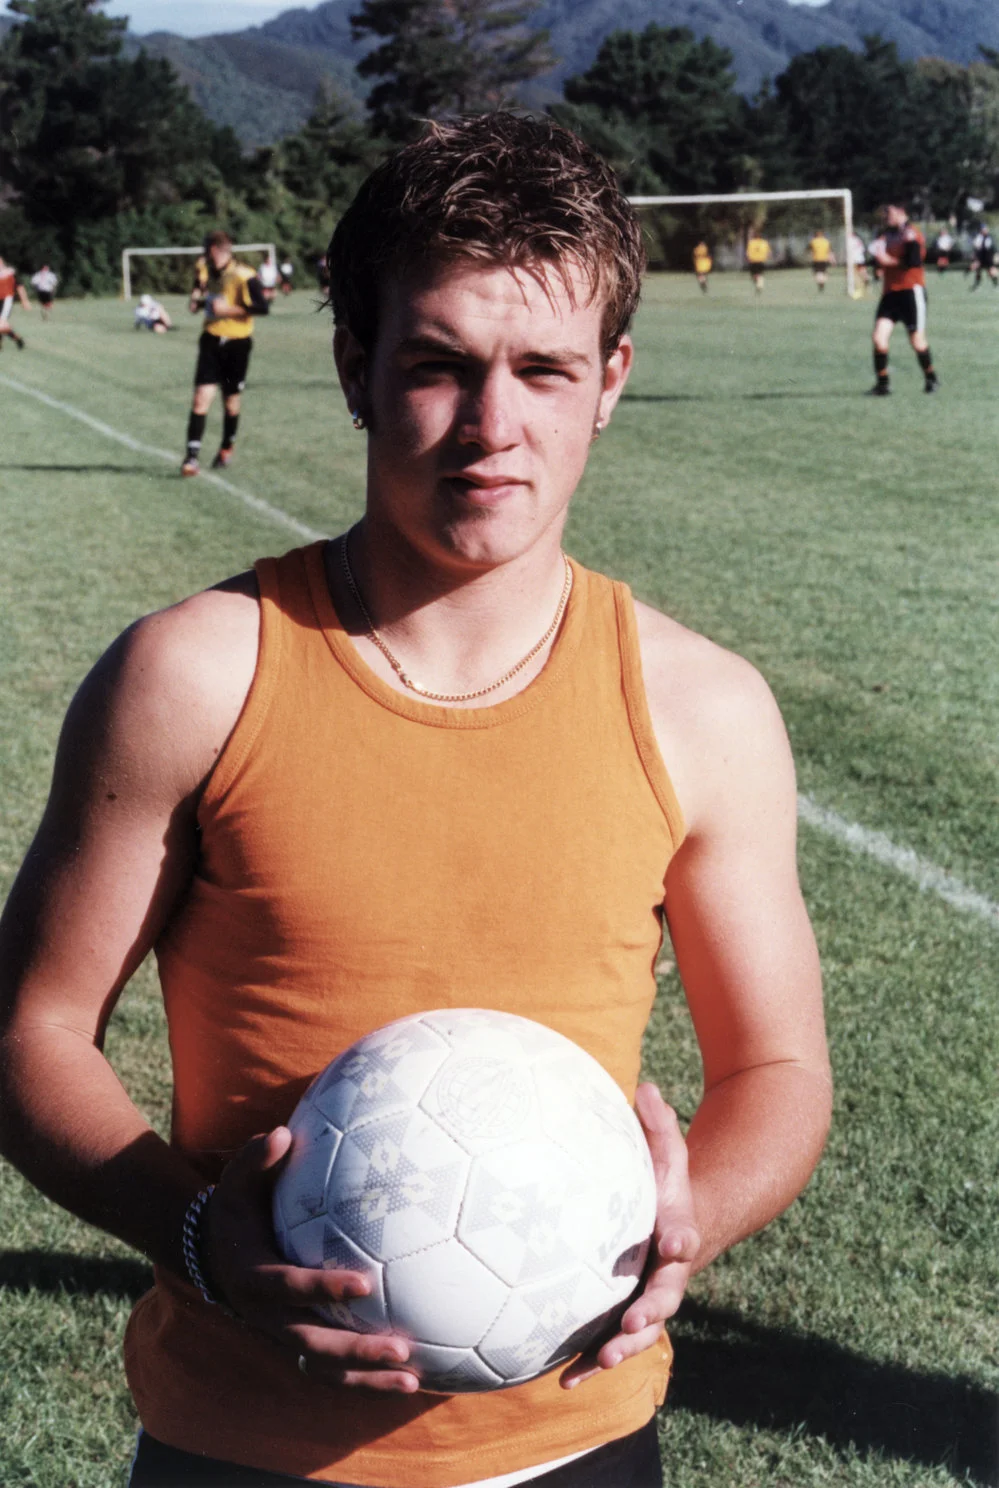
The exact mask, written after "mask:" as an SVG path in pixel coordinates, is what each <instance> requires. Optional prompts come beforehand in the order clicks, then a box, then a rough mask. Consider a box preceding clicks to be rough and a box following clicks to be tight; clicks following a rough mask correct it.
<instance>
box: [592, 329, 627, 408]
mask: <svg viewBox="0 0 999 1488" xmlns="http://www.w3.org/2000/svg"><path fill="white" fill-rule="evenodd" d="M634 359H635V344H634V342H633V341H632V339H631V337H630V336H622V337H621V339H620V341H619V342H618V343H617V345H616V346H615V348H614V350H613V351H612V352H611V354H610V356H609V357H608V358H607V361H606V363H605V365H604V386H603V391H602V392H601V394H600V403H599V407H598V418H599V419H600V422H601V424H602V425H606V424H608V423H609V422H610V416H611V414H612V413H613V412H614V405H615V404H616V403H617V400H618V398H620V396H621V394H622V393H623V392H624V385H625V383H626V382H627V381H628V375H629V373H630V372H631V364H632V362H633V361H634Z"/></svg>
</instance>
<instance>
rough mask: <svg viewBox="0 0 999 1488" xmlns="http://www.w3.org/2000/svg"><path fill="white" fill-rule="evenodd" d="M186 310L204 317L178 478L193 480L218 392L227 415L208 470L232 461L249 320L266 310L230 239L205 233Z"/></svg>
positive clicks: (255, 277)
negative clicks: (184, 452) (234, 253)
mask: <svg viewBox="0 0 999 1488" xmlns="http://www.w3.org/2000/svg"><path fill="white" fill-rule="evenodd" d="M188 309H189V310H190V311H191V312H192V314H197V313H198V312H199V311H201V310H203V311H204V314H205V328H204V330H203V331H202V333H201V339H200V340H199V342H198V362H197V366H196V367H195V370H194V399H193V402H192V404H191V415H190V418H189V419H188V424H187V454H186V455H185V457H184V463H183V465H182V466H181V467H180V473H181V475H197V474H198V472H199V470H200V469H201V464H200V458H201V441H202V438H203V436H204V432H205V419H206V417H207V414H208V410H209V409H210V408H211V406H212V403H213V401H214V399H215V390H216V388H218V387H221V389H222V397H223V400H224V407H225V411H224V414H223V418H222V443H221V444H220V446H219V451H218V454H217V455H216V456H215V459H214V460H213V461H212V468H213V469H214V468H217V467H218V466H220V465H222V466H225V465H228V464H229V462H230V461H231V459H232V450H233V443H234V441H235V438H236V431H237V429H238V428H239V410H240V395H241V393H242V391H243V388H244V386H245V385H246V372H247V368H248V367H249V365H250V352H251V351H252V349H253V317H254V316H255V315H266V314H267V312H268V311H269V309H270V304H269V302H268V299H267V292H266V290H265V289H264V286H263V285H262V284H261V282H260V278H259V275H258V274H257V271H256V269H252V268H251V267H250V266H249V264H244V263H237V261H236V260H235V259H234V258H233V256H232V239H231V238H230V236H229V234H228V233H226V232H222V231H217V232H213V233H209V234H208V237H207V238H206V239H205V255H204V257H203V258H199V259H198V261H197V264H196V265H195V284H194V289H193V291H192V293H191V299H190V302H189V305H188Z"/></svg>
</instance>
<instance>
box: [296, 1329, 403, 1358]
mask: <svg viewBox="0 0 999 1488" xmlns="http://www.w3.org/2000/svg"><path fill="white" fill-rule="evenodd" d="M286 1332H287V1340H286V1341H287V1342H288V1344H289V1346H290V1347H291V1348H293V1349H294V1350H295V1352H296V1353H304V1354H305V1355H306V1357H307V1359H308V1360H309V1362H310V1363H312V1362H313V1361H315V1362H316V1363H317V1364H321V1363H328V1364H336V1365H340V1366H342V1367H345V1368H348V1369H356V1368H365V1367H368V1368H370V1367H378V1366H382V1367H384V1366H386V1365H389V1366H395V1367H398V1366H399V1365H401V1364H406V1363H408V1361H409V1344H408V1343H407V1342H406V1340H405V1338H400V1337H399V1336H398V1334H395V1333H352V1332H350V1331H349V1329H347V1328H331V1327H329V1326H328V1325H323V1324H322V1323H314V1324H309V1323H303V1322H302V1321H301V1320H300V1319H299V1320H297V1321H296V1322H295V1323H294V1324H292V1325H291V1326H289V1327H288V1328H287V1330H286Z"/></svg>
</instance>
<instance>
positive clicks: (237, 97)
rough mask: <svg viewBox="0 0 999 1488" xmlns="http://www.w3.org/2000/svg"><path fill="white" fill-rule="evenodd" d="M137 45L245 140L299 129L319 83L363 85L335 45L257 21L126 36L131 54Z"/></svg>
mask: <svg viewBox="0 0 999 1488" xmlns="http://www.w3.org/2000/svg"><path fill="white" fill-rule="evenodd" d="M140 47H143V48H145V50H146V51H147V52H149V53H150V54H151V55H152V56H155V57H165V58H166V59H167V60H168V61H169V62H170V63H172V65H173V67H174V68H175V69H176V71H177V73H178V75H179V77H180V79H181V81H182V82H183V83H185V84H186V85H187V87H188V88H189V89H190V91H191V93H192V95H193V97H194V99H195V101H196V102H197V103H198V104H199V105H200V106H201V108H202V109H204V111H205V113H206V114H207V115H208V117H209V118H210V119H213V120H214V121H215V123H216V124H230V125H231V126H232V127H233V129H235V131H236V133H237V134H238V135H239V137H240V139H241V140H242V141H243V143H244V144H245V145H247V146H255V145H265V144H270V143H272V142H273V141H274V140H276V139H280V138H281V137H282V135H285V134H292V133H294V132H295V130H297V129H299V128H300V127H301V125H302V124H303V123H304V122H305V120H306V118H307V117H308V114H309V111H310V109H311V106H312V102H313V100H314V98H315V96H316V90H317V88H318V87H319V86H320V84H321V83H327V84H329V83H331V84H333V85H334V86H335V87H337V88H338V89H340V91H342V92H345V93H350V94H357V95H358V96H359V95H360V91H361V90H360V81H359V79H358V77H357V74H356V73H355V71H354V67H353V64H352V62H350V61H349V60H348V59H347V58H346V57H344V56H342V55H341V54H340V53H338V52H337V51H335V50H331V49H318V50H316V49H313V50H307V49H306V48H305V47H300V46H293V45H292V46H289V45H286V44H284V43H283V42H281V41H279V40H276V39H272V38H270V37H263V36H261V34H260V32H259V31H258V30H257V28H255V27H254V28H252V29H250V30H247V31H230V32H224V33H222V34H220V35H218V36H199V37H197V38H194V39H188V38H186V37H183V36H175V35H173V33H172V32H169V31H154V32H152V33H151V34H150V35H148V36H143V37H142V38H141V39H140V38H138V37H135V36H129V37H128V38H127V39H126V42H125V50H126V52H127V53H128V54H129V55H130V56H134V55H135V54H136V53H137V52H138V51H139V49H140Z"/></svg>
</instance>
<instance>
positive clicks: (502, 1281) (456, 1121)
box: [273, 1008, 656, 1395]
mask: <svg viewBox="0 0 999 1488" xmlns="http://www.w3.org/2000/svg"><path fill="white" fill-rule="evenodd" d="M289 1126H290V1128H291V1131H292V1134H293V1137H294V1141H293V1143H292V1147H291V1150H290V1153H289V1156H288V1160H287V1162H286V1163H285V1165H284V1167H283V1169H282V1171H281V1174H280V1176H279V1178H278V1180H277V1182H276V1184H275V1187H274V1205H273V1214H274V1229H275V1233H276V1236H277V1240H278V1244H279V1246H280V1249H281V1250H282V1252H283V1254H284V1255H285V1256H286V1257H287V1259H288V1260H290V1261H291V1262H292V1263H293V1264H295V1265H299V1266H312V1267H326V1268H333V1267H336V1268H346V1269H350V1270H353V1271H361V1272H364V1273H365V1274H366V1275H367V1276H369V1277H370V1278H371V1282H372V1291H371V1295H370V1296H369V1297H363V1298H351V1299H350V1301H348V1302H344V1303H330V1304H328V1305H327V1306H325V1307H324V1308H323V1309H322V1316H323V1318H324V1320H325V1321H327V1322H329V1323H332V1324H333V1325H334V1326H335V1327H338V1328H350V1329H353V1330H355V1331H357V1332H362V1333H388V1332H395V1333H400V1334H403V1335H404V1336H405V1337H406V1338H407V1339H409V1340H410V1344H411V1348H410V1359H411V1362H412V1363H413V1364H414V1365H415V1367H416V1369H417V1371H418V1372H419V1374H420V1378H421V1383H422V1387H423V1388H424V1389H426V1390H432V1391H437V1392H439V1393H442V1394H448V1395H451V1394H456V1393H459V1392H464V1391H476V1390H496V1389H502V1388H504V1387H505V1386H507V1385H516V1384H520V1383H522V1382H523V1381H524V1380H528V1379H532V1378H533V1377H534V1376H535V1375H539V1374H543V1373H544V1372H545V1371H546V1370H549V1369H552V1368H554V1367H555V1366H556V1365H557V1364H560V1363H563V1362H564V1361H565V1360H567V1359H570V1358H572V1357H573V1356H574V1355H575V1354H577V1353H579V1352H580V1351H581V1350H582V1349H583V1348H585V1347H586V1346H587V1345H588V1344H589V1343H590V1342H591V1341H592V1340H593V1339H595V1338H596V1337H598V1336H599V1335H600V1334H602V1333H604V1332H605V1331H606V1330H608V1329H609V1328H610V1327H611V1325H612V1324H613V1322H614V1320H615V1319H616V1318H617V1317H619V1316H620V1314H621V1312H622V1311H623V1310H624V1307H625V1305H626V1303H627V1301H628V1298H629V1297H630V1296H631V1294H632V1293H633V1292H634V1291H635V1290H636V1288H637V1286H638V1281H639V1278H640V1276H641V1273H642V1268H643V1266H644V1263H645V1258H646V1254H647V1252H648V1248H649V1236H650V1234H651V1231H652V1227H653V1224H654V1222H655V1215H656V1189H655V1180H654V1176H653V1172H652V1162H651V1159H650V1157H649V1149H648V1145H647V1143H646V1140H645V1134H644V1132H643V1131H642V1128H641V1126H640V1124H639V1122H638V1119H637V1117H636V1116H635V1113H634V1112H633V1111H632V1109H631V1107H630V1106H629V1105H628V1102H627V1100H626V1099H625V1097H624V1095H623V1094H622V1092H621V1090H620V1089H619V1087H618V1086H617V1084H616V1083H615V1082H614V1080H613V1079H612V1078H611V1076H610V1075H609V1074H608V1073H607V1072H606V1070H604V1069H603V1068H602V1066H601V1065H599V1064H598V1063H597V1061H596V1060H595V1059H593V1058H592V1057H591V1056H590V1055H589V1054H587V1053H585V1052H584V1050H582V1049H580V1048H579V1047H578V1046H577V1045H576V1044H574V1043H572V1042H571V1040H569V1039H567V1038H565V1037H563V1035H562V1034H560V1033H556V1032H554V1031H553V1030H552V1029H550V1028H545V1027H543V1026H542V1025H541V1024H540V1023H534V1022H532V1021H531V1020H530V1019H528V1018H519V1017H515V1016H514V1015H513V1014H510V1013H500V1012H490V1011H484V1010H479V1009H471V1008H458V1009H451V1010H444V1011H439V1012H429V1013H419V1014H417V1015H416V1016H414V1017H410V1018H400V1019H399V1020H398V1022H395V1023H390V1024H388V1026H387V1027H385V1028H380V1029H378V1030H377V1032H375V1033H370V1034H368V1035H367V1036H366V1037H364V1038H362V1039H359V1040H358V1042H357V1043H356V1044H354V1045H352V1047H351V1048H349V1049H347V1050H346V1051H345V1053H343V1054H341V1055H340V1057H339V1058H338V1059H336V1060H334V1061H333V1063H332V1064H331V1065H329V1066H328V1067H327V1068H326V1069H325V1070H323V1072H322V1073H321V1074H320V1075H318V1076H317V1077H316V1079H315V1080H314V1081H313V1082H312V1084H311V1085H310V1087H309V1089H308V1090H307V1091H306V1092H305V1095H304V1096H303V1097H302V1099H301V1101H300V1102H299V1104H298V1106H297V1108H296V1110H295V1113H294V1115H293V1116H292V1118H291V1121H290V1122H289Z"/></svg>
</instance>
